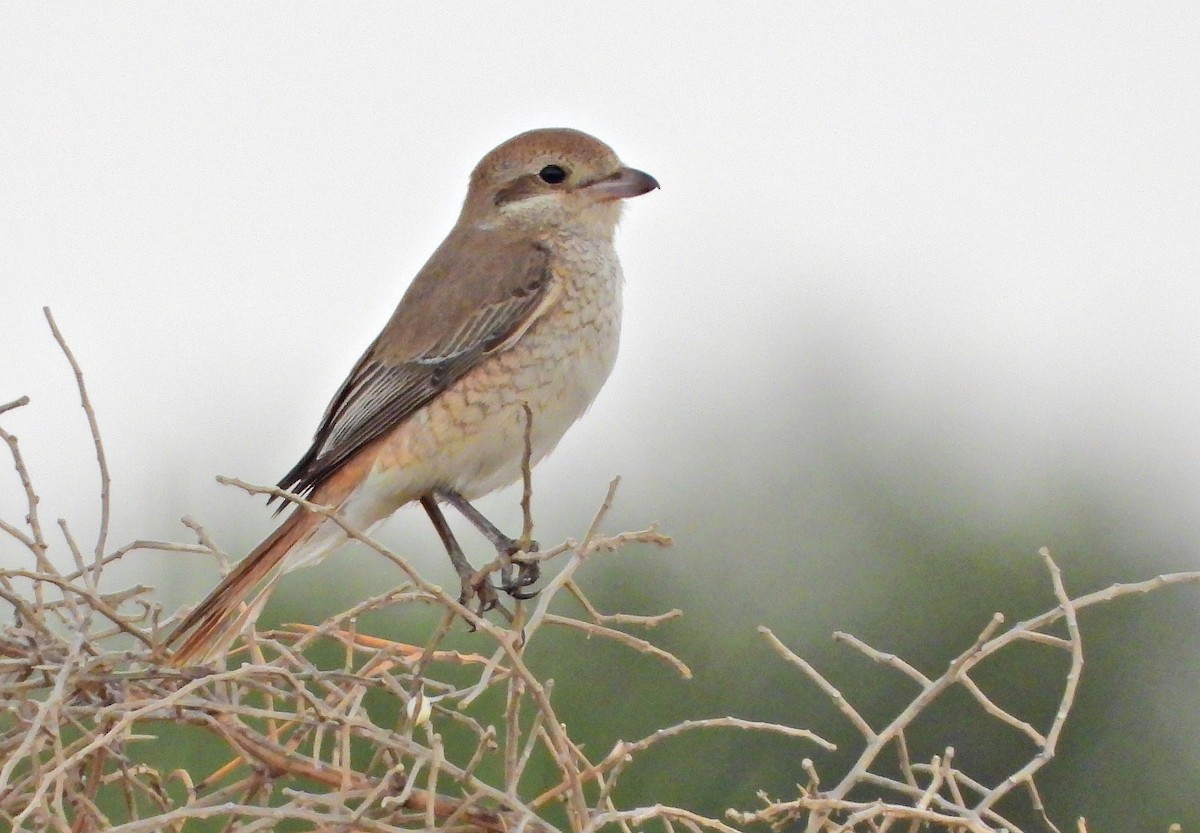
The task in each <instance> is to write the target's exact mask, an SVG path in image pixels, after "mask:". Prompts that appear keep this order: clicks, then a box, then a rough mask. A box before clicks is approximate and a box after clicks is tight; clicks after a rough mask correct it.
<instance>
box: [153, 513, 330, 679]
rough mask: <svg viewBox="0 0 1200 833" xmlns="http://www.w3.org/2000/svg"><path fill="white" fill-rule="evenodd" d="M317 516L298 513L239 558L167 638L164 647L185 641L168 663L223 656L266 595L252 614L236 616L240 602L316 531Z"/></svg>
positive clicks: (193, 662) (180, 665) (183, 663)
mask: <svg viewBox="0 0 1200 833" xmlns="http://www.w3.org/2000/svg"><path fill="white" fill-rule="evenodd" d="M323 520H325V519H324V518H323V517H322V516H321V515H318V514H314V513H312V512H308V511H305V510H303V509H297V510H296V511H295V512H293V513H292V514H291V516H290V517H289V518H288V519H287V520H286V521H284V522H283V523H282V524H280V526H279V528H278V529H276V530H275V531H274V532H273V533H271V535H270V536H268V537H267V538H266V539H265V540H264V541H263V542H262V543H261V544H259V545H258V546H257V547H255V548H254V551H253V552H251V553H250V554H249V555H247V556H246V557H245V558H243V559H242V561H241V563H240V564H238V565H237V567H235V568H234V569H233V570H231V571H230V572H229V574H228V575H227V576H225V578H224V579H222V580H221V583H220V584H218V585H217V587H216V589H215V590H213V591H212V593H210V594H209V595H208V598H206V599H205V600H204V601H202V602H201V603H200V604H199V605H197V606H196V609H195V610H193V611H192V612H191V613H190V614H188V616H187V618H186V619H184V620H183V621H182V622H180V623H179V626H178V627H176V628H175V630H174V631H173V632H172V633H171V635H170V636H169V637H168V638H167V640H166V642H165V643H164V644H165V645H166V646H167V647H170V646H171V645H173V644H175V643H177V642H179V640H180V639H183V642H182V644H180V645H179V647H178V648H177V649H176V650H175V651H174V652H173V653H172V654H171V656H170V658H169V659H168V663H169V664H170V665H173V666H175V667H176V668H183V667H186V666H189V665H197V664H200V663H203V662H206V661H208V660H210V659H213V658H215V657H216V656H218V655H219V654H221V653H223V652H224V650H225V649H226V648H227V647H228V645H229V644H230V643H231V642H232V641H233V639H234V638H236V637H237V634H238V633H239V632H240V631H241V630H242V628H244V627H245V625H246V623H247V622H248V621H250V620H251V619H253V618H256V617H257V614H258V612H259V610H261V608H262V605H263V603H264V602H265V601H266V598H265V591H264V592H263V593H260V595H259V598H257V599H255V600H254V601H253V602H251V609H250V610H249V611H245V612H244V613H248V614H250V615H249V616H247V615H240V614H239V609H240V607H241V604H242V602H244V601H246V599H247V597H249V595H250V593H251V591H253V590H254V588H255V587H256V586H258V584H259V583H260V582H262V581H263V580H264V579H266V578H267V577H268V576H270V575H271V574H272V572H276V575H278V574H279V572H277V570H276V568H278V567H279V566H280V565H281V564H282V563H283V561H284V559H285V558H287V556H288V555H289V554H290V553H291V552H292V551H293V550H294V549H295V548H296V547H297V546H298V545H300V544H302V543H304V542H305V541H306V540H308V539H309V538H310V537H311V536H312V534H313V532H315V531H316V529H317V527H318V526H319V525H320V523H321V521H323Z"/></svg>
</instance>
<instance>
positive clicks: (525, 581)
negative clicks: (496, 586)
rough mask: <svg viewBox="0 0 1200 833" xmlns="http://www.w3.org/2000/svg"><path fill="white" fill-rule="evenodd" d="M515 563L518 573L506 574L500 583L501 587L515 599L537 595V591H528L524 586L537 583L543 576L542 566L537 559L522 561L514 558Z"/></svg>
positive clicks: (530, 597)
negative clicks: (514, 574)
mask: <svg viewBox="0 0 1200 833" xmlns="http://www.w3.org/2000/svg"><path fill="white" fill-rule="evenodd" d="M513 564H514V565H515V566H516V568H517V575H516V577H515V578H513V577H512V574H511V572H510V573H508V574H506V575H505V576H504V579H503V581H502V582H501V584H500V589H501V590H503V591H504V592H505V593H507V594H508V595H510V596H512V597H513V598H514V599H532V598H533V597H534V596H536V595H537V591H536V590H534V591H533V592H530V593H526V592H524V588H526V587H530V586H532V585H534V584H537V582H538V579H539V578H541V576H542V566H541V564H539V563H538V562H536V561H520V560H517V559H514V561H513Z"/></svg>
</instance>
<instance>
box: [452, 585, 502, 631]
mask: <svg viewBox="0 0 1200 833" xmlns="http://www.w3.org/2000/svg"><path fill="white" fill-rule="evenodd" d="M460 577H461V579H462V592H461V593H459V595H458V603H459V604H461V605H466V606H467V607H472V608H474V610H475V615H477V616H482V615H483V614H485V613H487V612H488V611H489V610H494V609H495V608H496V607H498V606H499V604H500V596H499V595H498V594H497V593H496V588H495V587H494V586H493V585H492V582H491V579H489V578H488V577H487V574H486V573H484V574H482V575H481V574H479V573H476V572H475V571H474V570H469V571H467V572H464V573H461V574H460ZM472 600H474V604H473V605H472ZM471 630H475V627H474V626H473V625H472V626H471Z"/></svg>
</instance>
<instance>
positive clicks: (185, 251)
mask: <svg viewBox="0 0 1200 833" xmlns="http://www.w3.org/2000/svg"><path fill="white" fill-rule="evenodd" d="M686 8H687V10H686V11H684V9H685V6H684V5H682V4H678V5H677V4H648V3H623V2H605V3H600V4H594V5H581V4H572V5H571V6H566V5H563V4H557V3H541V4H536V3H525V4H468V3H444V4H430V8H428V9H425V10H414V9H413V8H410V7H409V4H384V3H375V4H369V3H362V4H358V3H356V4H343V3H325V4H313V3H310V4H298V3H288V4H242V3H204V4H187V5H185V4H166V3H162V4H149V3H123V4H119V5H117V4H103V5H98V4H24V5H15V4H14V5H6V6H5V9H4V11H3V20H2V22H3V25H0V402H6V401H9V400H11V399H14V398H16V397H17V396H19V395H21V394H29V395H30V396H31V397H32V398H33V400H34V403H33V405H32V406H31V407H30V408H27V409H24V410H23V411H22V412H19V413H10V414H7V415H5V416H4V417H3V418H2V419H3V424H4V425H5V426H6V427H7V428H9V429H10V430H13V431H15V432H16V433H18V434H19V435H20V436H21V439H22V442H23V444H24V447H25V450H26V451H27V453H28V454H29V455H30V457H31V460H32V463H33V465H34V469H35V472H34V473H35V475H36V476H37V477H38V482H39V484H40V485H41V486H42V491H43V493H44V495H43V496H44V502H45V512H46V515H47V517H48V518H55V517H58V516H59V515H67V516H69V517H71V518H72V519H75V520H74V521H73V522H74V523H75V524H76V525H77V527H83V528H84V529H86V528H87V526H88V524H89V523H90V522H91V521H90V520H89V519H91V518H92V517H94V513H93V510H92V509H91V506H92V504H93V503H94V494H95V485H94V479H93V478H92V477H91V472H90V470H87V469H82V470H83V471H84V472H86V476H84V477H81V476H80V471H81V465H82V464H83V463H85V462H86V461H87V460H88V459H89V447H88V442H87V437H86V434H85V430H84V426H83V422H82V418H81V416H80V415H79V414H78V413H77V412H76V410H75V406H74V394H73V390H72V388H71V379H70V375H69V372H68V370H67V368H66V366H65V364H64V363H63V361H62V360H61V358H60V356H59V355H58V354H57V351H56V349H55V347H54V345H53V343H52V341H51V340H50V338H49V335H48V332H47V329H46V327H45V324H44V322H43V320H42V317H41V312H40V307H41V306H42V305H44V304H45V305H49V306H51V307H52V308H53V310H54V312H55V314H56V316H57V319H58V321H59V324H60V325H61V327H62V328H63V330H64V331H65V332H66V334H67V337H68V339H69V341H70V343H71V344H72V346H73V347H74V349H75V351H76V353H77V354H78V356H79V359H80V361H81V362H82V363H83V366H84V368H85V371H86V373H87V378H88V381H89V383H90V386H91V390H92V394H93V397H94V399H95V402H96V406H97V409H98V411H99V416H100V420H101V425H102V428H103V431H104V434H105V438H106V442H107V447H108V452H109V455H110V464H111V467H112V470H113V475H114V478H115V480H116V485H115V493H114V494H115V498H116V500H117V501H118V506H117V509H118V517H117V522H116V526H115V529H114V540H115V541H116V542H120V541H123V540H127V539H129V538H133V537H141V536H149V535H163V536H172V537H176V538H184V537H186V535H185V534H184V533H185V531H184V530H182V529H179V528H178V527H176V526H175V519H177V518H178V517H179V516H180V515H182V514H185V513H195V514H197V515H200V516H201V517H202V518H204V519H205V520H206V522H209V523H210V524H211V525H212V526H213V527H215V529H216V530H217V531H218V532H220V531H222V530H223V529H224V530H228V529H232V528H234V527H235V526H236V525H237V523H241V522H243V521H237V520H235V519H236V518H237V517H239V516H241V517H242V518H245V517H247V516H250V517H253V518H254V521H253V522H254V523H255V524H257V525H258V526H260V527H261V529H262V530H264V531H265V529H266V528H267V526H268V525H269V519H268V518H267V517H266V515H265V513H262V512H261V510H260V509H259V507H258V505H257V504H255V503H252V502H249V501H248V500H247V499H245V498H244V497H242V496H240V495H237V494H231V493H230V490H228V489H224V488H222V487H218V486H217V485H216V484H214V483H213V481H212V476H213V475H214V474H217V473H223V474H229V475H235V476H240V477H244V478H246V479H249V480H254V481H258V482H273V481H274V480H275V479H277V478H278V477H279V476H280V475H281V474H282V473H283V472H284V471H286V470H287V469H288V468H289V467H290V466H291V464H292V463H293V462H294V461H295V459H296V458H297V456H298V455H299V454H300V453H301V452H302V451H303V450H304V448H305V445H306V442H307V440H308V438H309V436H310V434H311V432H312V430H313V429H314V428H315V426H316V423H317V420H318V419H319V416H320V414H321V412H322V410H323V408H324V406H325V403H326V401H327V399H328V397H329V396H330V395H331V394H332V393H333V391H334V390H335V389H336V387H337V385H338V384H339V383H340V381H341V379H342V378H343V376H344V374H345V373H346V371H347V370H348V369H349V367H350V366H351V364H352V363H353V361H354V360H355V358H356V357H357V356H358V355H359V353H360V352H361V350H362V349H363V347H364V346H365V345H366V343H367V342H368V341H369V340H370V339H371V338H372V337H373V336H374V334H375V333H376V332H377V330H378V328H379V327H380V326H381V325H382V323H383V322H384V321H385V320H386V318H387V317H388V315H389V314H390V312H391V309H392V307H393V306H394V304H395V302H396V301H397V300H398V299H399V297H400V295H401V294H402V292H403V289H404V287H405V286H406V285H407V283H408V281H409V279H410V278H411V276H412V275H413V274H414V272H415V271H416V270H417V268H419V266H420V265H421V263H423V262H424V260H425V258H426V257H427V256H428V254H429V253H430V252H431V251H432V249H433V247H434V246H435V245H436V244H437V242H438V241H439V240H440V239H441V237H442V236H443V235H444V233H445V232H446V230H447V229H448V228H449V227H450V225H451V223H452V222H453V219H454V217H455V215H456V213H457V210H458V206H459V203H460V201H461V199H462V196H463V193H464V189H465V183H466V177H467V174H468V172H469V171H470V169H471V167H472V166H473V164H474V163H475V161H476V160H477V159H478V158H479V157H480V156H481V155H482V154H483V153H484V152H486V151H487V150H488V149H490V148H491V147H492V146H494V145H495V144H497V143H498V142H500V141H501V140H503V139H505V138H507V137H508V136H510V135H512V134H514V133H517V132H519V131H522V130H525V129H529V128H532V127H539V126H550V125H567V126H574V127H578V128H581V129H584V130H587V131H589V132H593V133H595V134H596V135H598V136H599V137H601V138H602V139H604V140H606V141H607V142H609V143H610V144H612V145H613V146H614V147H615V148H616V149H617V151H618V153H620V154H621V156H622V157H623V158H624V159H625V161H626V162H628V163H629V164H632V165H635V166H637V167H641V168H644V169H645V170H648V171H650V172H651V173H653V174H654V175H655V176H657V177H658V178H659V180H660V181H661V182H662V184H663V190H662V191H660V192H656V193H654V194H652V195H649V196H647V197H644V198H640V199H638V200H636V201H633V202H632V203H631V204H630V206H629V208H628V211H627V214H626V220H625V223H624V225H623V228H622V231H621V238H620V241H619V246H620V249H621V252H622V257H623V260H624V263H625V267H626V274H627V277H628V285H627V290H628V294H627V302H626V308H627V318H626V329H625V339H624V342H623V348H622V350H623V352H622V357H621V360H620V362H619V364H618V367H617V371H616V373H615V375H614V378H613V380H612V381H611V383H610V385H609V387H608V388H607V389H606V391H605V392H604V394H602V396H601V399H600V401H599V402H598V403H597V405H596V407H595V408H594V409H593V411H592V413H591V414H590V415H589V416H588V417H587V418H586V419H585V420H584V421H583V422H582V423H581V424H580V425H579V426H577V428H576V429H575V430H574V431H573V432H572V434H571V435H569V437H568V439H567V440H566V441H565V442H564V445H563V446H562V448H561V449H560V451H559V452H558V453H557V454H556V455H555V456H554V457H553V458H552V459H551V460H550V461H548V462H547V463H546V464H545V465H544V466H543V467H542V469H541V470H540V471H539V476H540V477H541V478H544V480H543V482H545V483H547V484H549V486H548V487H547V488H548V491H549V492H551V493H553V492H555V491H556V490H561V491H562V492H563V493H564V494H567V495H568V496H569V495H572V494H575V491H578V492H579V494H580V497H579V499H578V504H577V511H573V514H577V515H579V516H580V517H582V514H580V513H584V512H585V511H590V508H591V507H592V506H594V504H595V501H596V499H597V498H598V493H597V492H598V490H600V489H602V487H603V484H604V483H605V482H606V481H607V478H608V477H609V476H610V475H611V474H613V473H615V472H623V473H625V474H626V475H627V476H628V475H630V474H631V472H632V473H636V474H637V477H640V478H641V479H642V481H643V482H644V481H646V480H651V479H653V478H655V476H656V475H655V472H662V471H664V470H669V469H670V468H671V467H675V466H678V465H679V464H680V463H681V461H685V460H686V461H692V462H694V463H696V465H697V466H699V468H698V471H703V470H704V468H703V465H704V460H705V457H706V452H708V451H709V450H711V449H714V448H715V447H718V446H720V445H721V443H722V441H723V440H722V436H721V434H722V432H724V431H727V430H729V428H730V426H731V425H732V424H735V423H736V424H737V425H739V426H741V430H742V431H744V432H748V433H751V434H753V433H754V431H756V430H757V429H756V427H755V426H756V420H758V419H760V418H765V416H766V415H774V414H778V413H782V412H788V411H791V410H795V411H797V412H801V413H803V412H805V411H806V410H810V409H811V407H812V404H813V403H812V402H811V401H810V400H809V399H806V397H812V396H816V395H817V393H818V392H819V390H818V387H817V386H816V385H815V383H812V384H810V382H812V380H814V379H816V378H818V377H819V376H820V374H821V373H823V372H835V373H837V374H838V375H839V378H842V379H843V380H846V379H848V380H850V381H849V382H846V384H854V385H857V386H858V390H859V393H858V394H856V395H855V396H854V397H852V400H853V404H854V405H855V406H856V407H860V408H863V409H866V410H867V411H868V412H869V413H867V414H866V415H865V416H864V415H862V414H859V415H857V416H855V417H854V419H856V420H859V421H861V422H862V423H863V424H864V425H868V426H872V425H873V426H876V427H879V428H880V431H882V435H881V436H880V437H867V438H865V440H864V441H865V442H866V443H867V445H868V447H872V448H877V449H878V452H879V454H880V455H881V456H883V457H887V456H888V455H892V456H895V457H897V458H899V459H902V458H903V454H904V449H905V448H906V447H907V448H912V445H911V444H912V443H914V442H916V443H918V444H927V443H935V444H937V443H941V445H940V448H941V449H942V453H944V454H945V455H946V464H945V465H946V466H947V468H949V469H956V470H960V471H962V472H965V473H966V476H967V477H968V479H969V480H970V482H971V483H973V484H974V486H973V487H972V488H974V489H975V490H976V491H974V492H972V491H970V490H969V489H968V490H967V494H969V495H974V498H973V499H975V500H976V501H977V504H978V512H979V513H980V514H981V515H986V516H989V517H992V518H993V520H994V521H995V523H997V524H1003V523H1004V522H1005V520H1006V518H1007V517H1008V513H1009V512H1014V511H1019V510H1020V508H1021V507H1022V506H1023V505H1024V503H1023V502H1024V501H1036V500H1039V499H1040V498H1041V494H1042V493H1041V490H1042V489H1043V488H1044V483H1045V476H1046V472H1047V471H1049V470H1050V469H1057V468H1061V467H1063V466H1067V467H1073V466H1076V467H1079V468H1081V469H1083V470H1085V471H1087V472H1090V474H1089V475H1088V476H1089V477H1095V478H1098V479H1100V480H1102V481H1107V480H1109V479H1111V481H1112V482H1114V483H1117V484H1119V486H1120V488H1122V489H1125V490H1127V491H1128V492H1129V499H1130V501H1131V502H1132V504H1133V505H1135V506H1136V507H1138V509H1137V511H1138V512H1140V513H1142V514H1143V515H1144V517H1145V520H1146V522H1147V523H1151V524H1153V523H1161V524H1165V525H1166V526H1164V527H1162V528H1163V529H1167V530H1169V532H1170V534H1171V535H1172V536H1174V538H1175V540H1177V541H1181V542H1182V543H1191V542H1196V543H1200V528H1198V526H1197V524H1196V522H1195V521H1194V517H1195V512H1194V507H1195V506H1196V505H1197V501H1198V500H1200V427H1198V426H1200V392H1198V386H1197V380H1198V374H1200V326H1198V325H1200V320H1198V319H1200V281H1198V280H1197V277H1198V275H1200V200H1198V199H1197V195H1198V194H1200V173H1198V170H1200V168H1198V166H1197V163H1196V160H1197V159H1200V138H1198V136H1200V131H1198V130H1197V125H1198V124H1200V48H1198V47H1200V12H1197V10H1196V7H1195V5H1194V4H1186V3H1180V4H1174V5H1172V4H1153V5H1149V4H1135V3H1129V4H1108V5H1106V7H1105V8H1104V9H1103V10H1099V9H1089V8H1088V7H1087V4H1072V5H1070V7H1067V6H1066V5H1065V4H1048V3H1028V4H1008V3H1005V4H994V5H992V6H991V7H990V8H988V9H985V8H983V4H975V3H972V4H950V3H945V4H901V3H896V4H886V5H884V4H871V3H867V4H862V5H844V4H829V3H779V4H767V3H762V4H753V5H752V4H696V5H695V6H688V7H686ZM830 368H833V370H832V371H830ZM873 415H874V416H873ZM771 442H774V441H773V440H768V439H767V438H765V437H764V439H763V442H762V443H761V444H760V448H759V451H760V452H761V454H762V455H764V456H766V457H770V458H774V459H776V460H777V462H776V463H774V465H777V466H778V467H779V468H780V470H781V471H784V470H787V469H788V467H789V465H790V464H791V462H792V456H791V452H792V451H795V454H796V455H797V456H798V457H799V456H803V455H804V454H805V451H804V444H805V437H804V435H803V434H800V435H798V436H796V437H795V438H794V444H795V448H794V449H793V448H792V447H791V446H790V445H788V446H787V447H785V448H782V449H781V448H778V447H777V446H775V445H771V444H770V443H771ZM790 442H792V440H789V443H790ZM680 443H683V445H680ZM688 443H690V445H688ZM921 447H925V446H924V445H921ZM6 466H7V464H5V467H6ZM8 480H9V479H7V478H4V479H2V481H3V482H0V514H2V515H3V516H4V517H6V518H9V519H13V518H14V516H18V515H19V506H18V505H17V504H16V503H15V502H14V501H15V500H16V498H17V492H16V490H15V487H14V484H12V483H11V482H8ZM579 484H583V485H582V486H580V485H579ZM593 486H594V488H593ZM573 490H575V491H573ZM564 499H566V498H564ZM90 513H92V514H90ZM651 514H653V513H652V510H651ZM260 515H261V516H262V517H261V518H260V517H259V516H260ZM572 531H577V530H575V529H574V528H573V529H572ZM81 536H82V537H87V536H86V534H85V533H84V532H81ZM1179 566H1181V567H1182V566H1185V565H1179Z"/></svg>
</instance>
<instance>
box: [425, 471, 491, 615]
mask: <svg viewBox="0 0 1200 833" xmlns="http://www.w3.org/2000/svg"><path fill="white" fill-rule="evenodd" d="M421 505H422V506H424V507H425V512H426V514H428V515H429V520H431V521H432V522H433V528H434V529H436V530H437V534H438V537H439V538H441V539H442V545H443V546H444V547H445V548H446V554H447V555H449V556H450V563H451V564H453V565H454V569H455V571H457V572H458V577H459V580H460V581H461V582H462V594H461V595H460V596H459V597H458V601H459V602H460V603H462V604H466V603H467V602H468V601H470V599H471V597H472V596H476V597H478V599H479V613H480V615H482V614H483V613H484V612H486V611H489V610H491V609H492V608H494V607H495V606H496V605H497V604H499V603H500V600H499V599H497V598H496V589H495V588H494V587H492V583H491V582H490V581H489V580H488V579H487V578H486V577H485V578H484V579H483V581H481V582H478V583H476V582H475V568H474V567H472V566H471V562H469V561H467V557H466V556H465V555H464V554H463V551H462V547H460V546H459V545H458V541H457V540H456V539H455V538H454V533H453V532H451V531H450V524H448V523H446V516H445V515H443V514H442V510H441V508H440V507H439V506H438V505H437V500H436V499H435V498H434V497H433V495H425V496H423V497H422V498H421Z"/></svg>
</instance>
